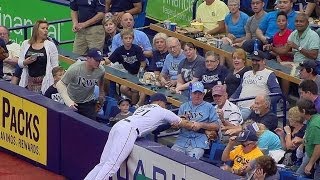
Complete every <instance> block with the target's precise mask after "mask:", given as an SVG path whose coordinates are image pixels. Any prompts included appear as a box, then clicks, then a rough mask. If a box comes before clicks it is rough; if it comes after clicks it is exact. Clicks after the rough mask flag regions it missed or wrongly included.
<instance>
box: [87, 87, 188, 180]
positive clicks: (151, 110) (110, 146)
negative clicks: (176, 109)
mask: <svg viewBox="0 0 320 180" xmlns="http://www.w3.org/2000/svg"><path fill="white" fill-rule="evenodd" d="M150 101H151V104H148V105H144V106H141V107H139V108H138V109H137V110H136V111H135V112H134V113H133V115H132V116H129V117H127V118H126V119H123V120H121V121H119V122H118V123H117V124H115V125H114V126H113V127H112V129H111V131H110V133H109V137H108V140H107V142H106V145H105V147H104V150H103V152H102V155H101V158H100V163H99V164H97V165H96V166H95V167H94V168H93V169H92V170H91V171H90V172H89V174H88V175H87V177H86V178H85V180H108V179H109V177H112V176H113V175H114V174H115V173H116V172H117V171H118V169H119V168H120V165H121V164H122V162H123V161H125V160H126V158H127V157H128V156H129V155H130V153H131V151H132V149H133V146H134V142H135V141H136V139H137V138H138V137H141V136H143V135H145V134H147V133H149V132H151V131H153V130H154V129H156V128H157V127H158V126H159V125H161V124H164V123H168V122H169V123H171V124H172V125H175V126H179V127H187V126H189V125H190V121H187V120H185V119H184V120H183V119H181V118H180V117H179V116H177V115H176V114H174V113H173V112H171V111H169V110H167V109H165V107H166V103H167V98H166V97H165V95H163V94H161V93H156V94H154V95H152V96H151V97H150Z"/></svg>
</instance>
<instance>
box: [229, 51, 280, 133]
mask: <svg viewBox="0 0 320 180" xmlns="http://www.w3.org/2000/svg"><path fill="white" fill-rule="evenodd" d="M251 60H252V70H250V71H247V72H245V73H244V75H243V79H242V82H241V84H240V86H239V87H238V88H237V90H236V91H235V92H234V93H233V94H232V95H231V97H230V98H232V99H236V98H245V97H251V96H256V95H258V94H262V93H263V94H270V93H281V89H280V86H279V83H278V80H277V77H276V75H275V74H274V72H273V71H271V70H269V69H266V64H265V57H264V56H263V54H262V53H261V51H258V55H253V56H252V57H251ZM278 99H279V97H274V98H272V100H271V101H272V103H276V102H277V101H278ZM252 102H253V100H249V101H240V102H238V103H237V105H238V106H239V107H240V110H241V114H242V117H243V119H244V120H245V119H248V117H249V115H250V114H251V110H250V106H251V105H252ZM266 126H267V127H268V128H269V126H268V125H266ZM275 128H276V127H274V128H271V129H270V130H271V131H273V130H274V129H275Z"/></svg>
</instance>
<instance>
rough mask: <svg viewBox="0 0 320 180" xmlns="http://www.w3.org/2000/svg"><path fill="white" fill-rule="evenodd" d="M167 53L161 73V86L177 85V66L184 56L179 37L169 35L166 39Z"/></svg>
mask: <svg viewBox="0 0 320 180" xmlns="http://www.w3.org/2000/svg"><path fill="white" fill-rule="evenodd" d="M166 44H167V48H168V51H169V54H168V55H167V56H166V59H165V61H164V64H163V67H162V70H161V73H160V82H161V85H162V86H166V87H175V86H176V85H177V77H178V66H179V64H180V62H181V61H182V60H183V59H185V58H186V56H185V55H184V53H183V51H182V49H181V44H180V41H179V39H177V38H175V37H169V38H168V39H167V41H166Z"/></svg>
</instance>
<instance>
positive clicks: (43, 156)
mask: <svg viewBox="0 0 320 180" xmlns="http://www.w3.org/2000/svg"><path fill="white" fill-rule="evenodd" d="M0 110H1V111H0V112H1V113H0V120H1V125H0V146H1V147H3V148H5V149H8V150H10V151H13V152H15V153H17V154H20V155H22V156H25V157H27V158H29V159H32V160H34V161H36V162H38V163H41V164H43V165H47V109H46V108H45V107H42V106H40V105H37V104H35V103H33V102H31V101H28V100H26V99H23V98H21V97H19V96H16V95H14V94H11V93H8V92H6V91H3V90H0Z"/></svg>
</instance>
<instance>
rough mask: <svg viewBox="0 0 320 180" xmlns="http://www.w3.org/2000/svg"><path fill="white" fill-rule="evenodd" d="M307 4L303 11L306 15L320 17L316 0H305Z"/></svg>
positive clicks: (319, 8)
mask: <svg viewBox="0 0 320 180" xmlns="http://www.w3.org/2000/svg"><path fill="white" fill-rule="evenodd" d="M306 2H307V6H306V8H305V11H304V13H306V15H307V16H309V17H311V16H312V17H313V15H315V17H320V4H319V1H318V0H306Z"/></svg>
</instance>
